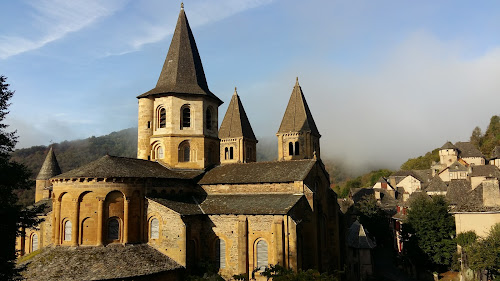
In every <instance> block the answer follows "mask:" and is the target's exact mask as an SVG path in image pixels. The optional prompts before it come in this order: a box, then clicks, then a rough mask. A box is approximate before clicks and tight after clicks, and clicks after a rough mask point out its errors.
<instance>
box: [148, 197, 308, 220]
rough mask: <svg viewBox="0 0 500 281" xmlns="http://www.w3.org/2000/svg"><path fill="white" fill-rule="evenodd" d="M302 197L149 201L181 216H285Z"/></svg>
mask: <svg viewBox="0 0 500 281" xmlns="http://www.w3.org/2000/svg"><path fill="white" fill-rule="evenodd" d="M303 197H304V196H303V195H300V194H298V195H295V194H231V195H208V196H206V197H205V198H194V197H191V198H186V199H185V200H171V199H161V198H151V200H153V201H155V202H157V203H159V204H162V205H163V206H165V207H168V208H169V209H172V210H173V211H175V212H177V213H179V214H181V215H200V214H207V215H220V214H233V215H238V214H246V215H285V214H287V213H288V211H290V209H292V208H293V206H295V205H296V204H297V202H299V200H300V199H301V198H303ZM197 202H198V203H197Z"/></svg>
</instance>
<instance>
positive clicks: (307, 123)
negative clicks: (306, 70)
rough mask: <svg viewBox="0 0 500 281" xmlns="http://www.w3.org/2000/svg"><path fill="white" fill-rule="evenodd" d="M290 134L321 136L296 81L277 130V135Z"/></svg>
mask: <svg viewBox="0 0 500 281" xmlns="http://www.w3.org/2000/svg"><path fill="white" fill-rule="evenodd" d="M290 132H311V134H312V135H315V136H318V137H319V136H321V135H320V133H319V131H318V128H317V127H316V123H315V122H314V118H313V117H312V114H311V111H310V110H309V106H308V105H307V102H306V99H305V97H304V94H303V93H302V88H301V87H300V85H299V80H298V79H297V82H296V83H295V86H294V87H293V91H292V95H291V96H290V100H289V101H288V106H287V107H286V110H285V114H284V115H283V119H282V120H281V125H280V128H279V130H278V133H290Z"/></svg>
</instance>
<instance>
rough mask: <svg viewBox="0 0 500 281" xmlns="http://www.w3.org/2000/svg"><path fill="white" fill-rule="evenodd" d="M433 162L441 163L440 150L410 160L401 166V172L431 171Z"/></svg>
mask: <svg viewBox="0 0 500 281" xmlns="http://www.w3.org/2000/svg"><path fill="white" fill-rule="evenodd" d="M432 162H439V148H436V149H434V150H433V151H431V152H427V153H426V154H425V155H424V156H419V157H417V158H410V159H408V161H406V162H405V163H403V165H401V170H424V169H430V168H431V165H432Z"/></svg>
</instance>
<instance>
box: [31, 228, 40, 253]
mask: <svg viewBox="0 0 500 281" xmlns="http://www.w3.org/2000/svg"><path fill="white" fill-rule="evenodd" d="M39 242H40V241H39V237H38V234H37V233H36V232H33V233H31V235H30V253H32V252H34V251H36V250H38V249H39Z"/></svg>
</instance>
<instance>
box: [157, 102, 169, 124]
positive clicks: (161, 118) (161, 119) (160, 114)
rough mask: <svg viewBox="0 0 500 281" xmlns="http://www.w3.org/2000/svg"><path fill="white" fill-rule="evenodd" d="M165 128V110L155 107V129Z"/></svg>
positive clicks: (161, 107) (160, 106)
mask: <svg viewBox="0 0 500 281" xmlns="http://www.w3.org/2000/svg"><path fill="white" fill-rule="evenodd" d="M166 127H167V110H166V109H165V107H164V106H163V105H159V106H158V107H156V128H159V129H161V128H166Z"/></svg>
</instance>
